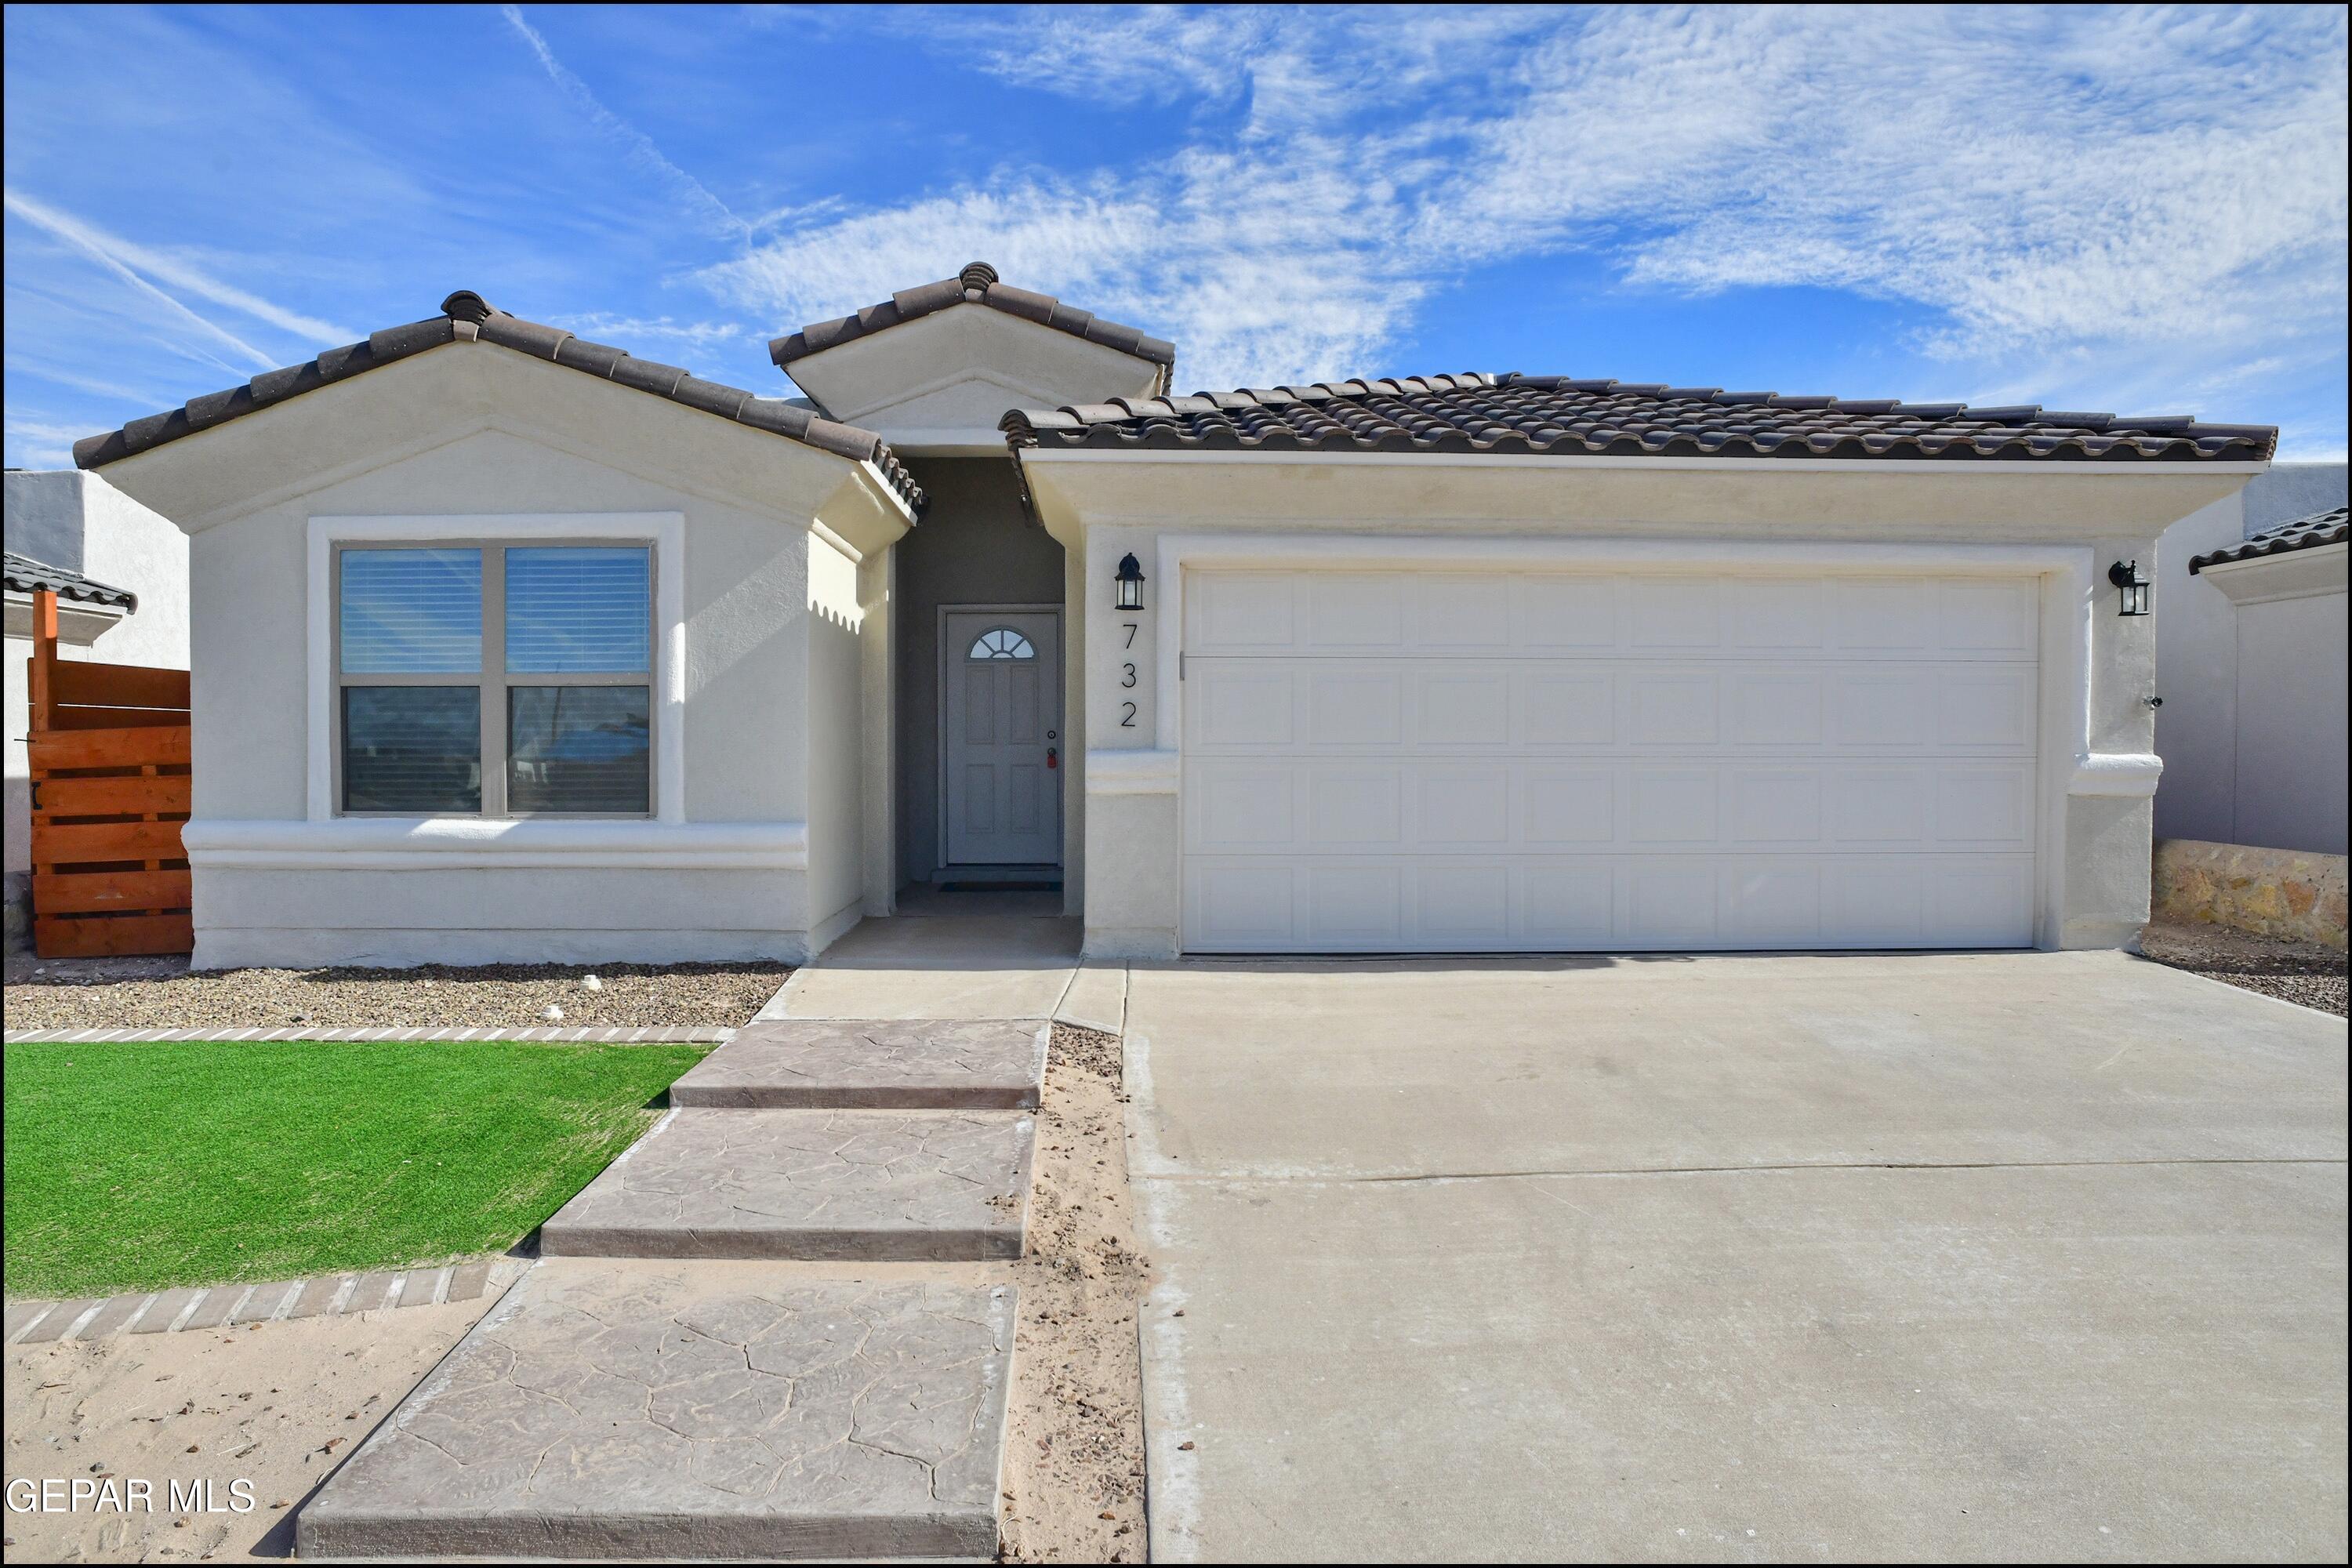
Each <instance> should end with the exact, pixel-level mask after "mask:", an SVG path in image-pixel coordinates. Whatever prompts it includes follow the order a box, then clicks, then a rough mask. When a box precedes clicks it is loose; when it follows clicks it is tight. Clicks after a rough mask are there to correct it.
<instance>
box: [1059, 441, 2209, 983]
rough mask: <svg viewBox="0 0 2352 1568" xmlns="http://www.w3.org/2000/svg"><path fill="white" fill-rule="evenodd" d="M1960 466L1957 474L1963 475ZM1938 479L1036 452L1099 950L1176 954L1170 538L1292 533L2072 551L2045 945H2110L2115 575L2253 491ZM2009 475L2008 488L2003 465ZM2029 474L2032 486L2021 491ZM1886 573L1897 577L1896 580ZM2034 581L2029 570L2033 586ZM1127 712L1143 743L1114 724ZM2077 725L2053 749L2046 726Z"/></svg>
mask: <svg viewBox="0 0 2352 1568" xmlns="http://www.w3.org/2000/svg"><path fill="white" fill-rule="evenodd" d="M1954 467H1955V468H1957V467H1958V466H1954ZM1991 467H1992V466H1991V465H1982V466H1977V467H1976V468H1972V469H1962V470H1960V471H1949V470H1948V469H1947V468H1946V467H1945V466H1943V465H1934V466H1928V465H1912V464H1885V465H1830V464H1812V463H1791V462H1775V463H1763V464H1750V465H1738V464H1716V465H1713V466H1707V465H1696V466H1691V467H1677V466H1675V465H1672V464H1667V463H1660V462H1655V461H1653V460H1649V459H1630V460H1624V461H1622V462H1608V461H1603V462H1598V463H1589V464H1582V465H1573V464H1560V463H1549V462H1543V461H1533V462H1513V461H1510V460H1507V459H1505V460H1497V459H1493V458H1483V459H1481V458H1474V459H1469V460H1464V461H1452V462H1446V461H1437V460H1429V459H1415V458H1402V459H1399V460H1394V461H1381V460H1366V459H1364V458H1337V459H1314V458H1293V459H1289V460H1282V461H1268V460H1266V459H1264V458H1250V457H1247V456H1241V457H1235V458H1223V459H1221V458H1212V457H1209V456H1207V455H1205V454H1192V455H1188V456H1186V457H1185V458H1181V459H1179V460H1174V461H1171V460H1167V459H1155V458H1151V457H1150V455H1148V454H1137V455H1135V456H1133V457H1132V458H1130V457H1129V456H1128V455H1125V454H1120V455H1118V456H1117V458H1116V459H1115V460H1111V461H1102V460H1098V459H1097V458H1095V455H1094V454H1053V453H1045V454H1034V453H1033V454H1029V455H1027V457H1026V458H1025V459H1024V468H1025V471H1026V473H1027V475H1028V479H1029V482H1030V485H1031V487H1032V491H1033V494H1034V496H1035V498H1036V502H1037V505H1038V508H1039V511H1040V514H1041V516H1043V518H1044V519H1045V521H1046V524H1047V526H1048V527H1049V529H1051V530H1052V531H1053V532H1054V533H1055V537H1057V538H1059V539H1061V540H1062V542H1063V543H1064V545H1065V547H1066V548H1067V549H1069V550H1070V551H1071V552H1072V553H1073V555H1074V556H1081V557H1082V559H1083V562H1084V568H1083V571H1084V576H1083V581H1082V582H1076V583H1074V584H1073V586H1072V588H1071V591H1070V601H1069V605H1070V607H1069V611H1068V617H1067V618H1068V626H1069V628H1070V629H1069V633H1068V635H1069V636H1070V637H1071V639H1072V647H1073V648H1074V650H1081V651H1076V652H1074V654H1073V658H1076V659H1078V660H1080V661H1082V663H1083V669H1084V677H1083V679H1084V685H1085V692H1084V698H1085V700H1084V709H1083V711H1084V721H1085V727H1086V733H1087V742H1085V750H1084V751H1083V752H1080V751H1078V750H1077V749H1076V748H1074V750H1073V753H1072V755H1073V757H1074V759H1076V760H1077V761H1078V763H1079V766H1080V767H1081V769H1082V776H1081V777H1080V778H1079V779H1078V780H1076V781H1074V783H1075V784H1077V785H1078V786H1079V787H1081V788H1083V790H1084V817H1083V821H1084V832H1085V838H1086V847H1085V857H1086V858H1085V864H1086V874H1085V915H1086V922H1087V948H1088V951H1089V952H1095V953H1097V954H1101V955H1105V956H1111V955H1119V956H1129V957H1156V956H1165V955H1167V954H1169V953H1171V952H1174V951H1176V947H1177V942H1178V931H1179V929H1180V912H1181V910H1180V898H1181V891H1180V889H1181V875H1180V858H1181V835H1180V831H1179V814H1178V799H1177V793H1176V792H1177V788H1178V778H1179V773H1180V772H1181V770H1180V768H1179V766H1178V752H1177V746H1178V742H1177V738H1176V736H1175V733H1174V726H1173V725H1172V724H1167V723H1163V721H1162V716H1161V715H1160V711H1159V709H1160V704H1161V702H1162V701H1163V700H1164V696H1165V695H1166V694H1172V693H1175V692H1176V691H1177V688H1178V682H1177V681H1176V679H1175V672H1174V671H1173V670H1172V669H1171V668H1167V667H1168V666H1170V665H1171V663H1172V662H1173V659H1172V655H1171V647H1172V644H1171V640H1170V639H1169V638H1168V637H1165V636H1163V635H1161V617H1162V616H1163V615H1164V614H1166V612H1167V606H1168V605H1169V604H1170V602H1171V601H1170V593H1169V588H1170V584H1169V582H1168V571H1167V568H1166V566H1165V564H1164V563H1163V558H1162V552H1161V550H1160V543H1161V540H1162V538H1163V536H1170V537H1173V536H1196V535H1214V536H1217V537H1221V538H1222V537H1233V536H1244V535H1259V536H1285V537H1291V538H1300V539H1305V540H1307V541H1308V542H1310V543H1321V544H1325V545H1328V546H1329V547H1330V548H1332V549H1333V550H1335V551H1337V552H1342V553H1344V552H1349V551H1361V552H1373V553H1377V552H1379V551H1380V550H1381V549H1383V548H1389V547H1391V546H1393V545H1394V544H1395V542H1397V541H1399V540H1400V539H1404V538H1415V539H1419V540H1423V541H1433V542H1434V543H1433V545H1432V546H1431V548H1433V549H1434V550H1436V551H1437V553H1436V554H1435V555H1433V557H1432V558H1431V561H1432V565H1433V569H1436V568H1442V564H1443V561H1444V550H1445V549H1448V548H1458V547H1459V546H1460V545H1461V544H1462V543H1463V542H1469V541H1484V542H1490V543H1494V544H1496V545H1497V546H1502V547H1514V546H1516V545H1517V544H1518V543H1524V542H1529V541H1547V540H1550V541H1582V542H1595V543H1598V542H1614V543H1623V544H1626V545H1628V546H1630V547H1632V548H1634V549H1639V548H1643V547H1645V546H1649V545H1654V544H1660V543H1673V544H1679V545H1685V546H1690V547H1693V548H1694V549H1696V551H1698V552H1701V557H1702V558H1703V554H1704V552H1705V551H1706V549H1707V548H1709V547H1711V546H1720V547H1724V548H1732V547H1737V548H1739V549H1753V548H1757V547H1764V548H1778V549H1783V550H1795V551H1806V552H1822V559H1823V560H1824V561H1828V562H1834V561H1835V560H1837V559H1839V558H1840V557H1839V555H1838V552H1840V551H1846V552H1853V553H1852V554H1851V555H1850V557H1849V558H1852V559H1856V560H1859V559H1862V554H1861V552H1867V551H1868V550H1870V549H1872V548H1874V547H1879V546H1895V547H1944V548H1948V549H1950V550H1956V551H1960V552H2000V551H2003V550H2009V551H2011V552H2018V554H2019V556H2020V558H2021V559H2022V558H2023V557H2024V556H2025V555H2026V554H2028V553H2031V552H2041V553H2040V554H2037V555H2034V556H2033V559H2035V560H2037V561H2042V562H2046V561H2048V560H2049V559H2051V558H2052V556H2053V552H2057V553H2063V557H2064V559H2065V560H2066V561H2067V563H2069V566H2068V571H2069V573H2071V575H2067V574H2056V575H2051V576H2048V577H2045V579H2044V581H2045V583H2046V584H2049V586H2047V587H2046V588H2045V592H2044V595H2043V616H2044V621H2045V637H2048V636H2049V635H2051V634H2050V631H2049V628H2050V627H2052V626H2058V627H2062V628H2063V631H2064V637H2063V638H2062V639H2061V641H2060V642H2059V643H2057V644H2054V645H2053V644H2048V643H2046V644H2045V647H2046V648H2050V649H2052V650H2053V651H2052V652H2048V653H2046V654H2045V658H2044V660H2043V678H2044V681H2045V683H2049V682H2057V683H2059V684H2058V686H2057V687H2055V688H2050V689H2051V690H2053V691H2054V692H2055V693H2056V695H2057V697H2059V698H2062V699H2063V701H2060V702H2058V704H2057V706H2056V707H2055V708H2053V707H2052V706H2051V705H2050V703H2049V700H2047V699H2046V700H2045V709H2044V712H2045V734H2044V738H2043V741H2042V752H2043V755H2044V758H2045V765H2046V767H2047V768H2048V770H2049V775H2050V780H2051V783H2050V785H2049V791H2048V795H2047V796H2046V798H2045V802H2044V804H2045V807H2046V809H2047V815H2046V816H2045V820H2047V821H2049V822H2051V823H2052V824H2053V832H2052V834H2051V837H2050V838H2049V839H2048V840H2047V841H2046V842H2045V846H2044V849H2043V860H2044V868H2043V877H2044V879H2045V884H2046V886H2047V888H2048V889H2049V894H2048V897H2047V898H2046V900H2044V909H2043V913H2042V917H2041V919H2040V921H2039V922H2038V929H2039V932H2040V935H2039V937H2038V940H2039V941H2040V942H2042V944H2043V945H2046V946H2053V947H2058V946H2065V947H2095V946H2119V945H2125V944H2126V943H2128V942H2131V941H2132V940H2133V939H2134V938H2135V937H2136V934H2137V930H2138V928H2139V926H2140V925H2141V924H2142V923H2143V922H2144V921H2145V920H2146V919H2147V903H2148V847H2149V843H2150V838H2151V835H2152V832H2153V827H2154V812H2153V806H2152V802H2151V799H2150V795H2151V793H2152V791H2153V788H2154V784H2155V778H2156V770H2155V759H2154V757H2153V754H2152V748H2153V738H2154V710H2153V709H2151V708H2150V707H2149V706H2148V702H2147V700H2148V699H2149V698H2150V697H2151V696H2153V695H2155V661H2156V640H2155V632H2154V628H2153V626H2152V625H2151V620H2150V618H2137V619H2126V618H2125V617H2122V616H2118V615H2116V613H2115V612H2116V604H2115V590H2114V589H2112V588H2111V587H2109V586H2108V585H2107V584H2106V581H2105V573H2106V568H2107V565H2108V563H2110V562H2112V561H2116V560H2129V559H2134V558H2137V559H2139V560H2142V561H2150V560H2153V559H2154V558H2155V555H2156V545H2157V537H2158V534H2159V533H2160V532H2161V531H2162V530H2163V529H2164V528H2165V527H2166V526H2167V525H2168V524H2169V523H2171V522H2174V521H2177V520H2179V518H2181V517H2183V516H2186V515H2187V514H2189V513H2190V512H2192V511H2195V510H2197V509H2199V508H2200V507H2202V506H2208V505H2210V504H2212V503H2215V502H2217V501H2221V500H2224V499H2225V498H2227V497H2230V496H2232V495H2234V493H2235V492H2236V490H2237V489H2238V488H2239V487H2240V486H2242V484H2243V483H2244V481H2245V479H2246V477H2247V476H2246V473H2245V472H2244V471H2242V470H2240V471H2202V472H2199V471H2188V472H2183V471H2180V470H2179V469H2174V470H2171V471H2168V472H2165V473H2157V472H2153V471H2150V470H2146V469H2141V470H2131V471H2108V472H2085V471H2084V466H2081V465H2072V466H2068V467H2067V468H2066V469H2065V470H2063V471H2061V470H2060V469H2059V468H2058V467H2057V466H2055V465H2053V466H2050V467H2048V468H2024V466H2022V465H2020V466H2017V468H2012V469H2011V471H2008V472H1998V471H1995V472H1988V471H1984V470H1985V469H1988V468H1991ZM2003 467H2008V466H2006V465H2004V466H2003ZM2021 470H2022V471H2021ZM1129 551H1132V552H1135V553H1136V554H1137V556H1138V557H1139V559H1140V560H1141V561H1142V562H1144V563H1145V569H1146V571H1147V573H1148V574H1150V575H1151V577H1152V578H1153V583H1152V584H1151V585H1150V586H1148V587H1147V591H1146V594H1145V604H1146V606H1147V607H1146V609H1145V610H1144V611H1143V612H1141V613H1140V615H1130V614H1128V613H1125V612H1114V611H1113V610H1111V609H1110V608H1108V606H1109V605H1110V604H1111V603H1112V577H1113V574H1114V573H1115V571H1116V568H1117V563H1118V560H1119V558H1120V557H1121V556H1122V555H1123V554H1125V553H1127V552H1129ZM1882 569H1883V568H1882ZM2036 569H2037V570H2039V568H2036ZM1129 620H1135V621H1139V623H1140V626H1141V630H1140V631H1139V636H1138V637H1137V644H1138V646H1139V647H1145V648H1149V649H1150V650H1152V651H1151V652H1150V653H1149V654H1148V655H1147V658H1146V659H1145V660H1144V661H1143V664H1144V670H1145V675H1144V679H1142V680H1141V681H1140V682H1139V685H1138V687H1137V688H1135V689H1126V688H1123V687H1121V686H1120V684H1119V681H1120V678H1121V675H1122V673H1123V671H1122V666H1123V665H1124V663H1125V662H1127V661H1128V660H1129V658H1132V657H1133V656H1132V655H1131V654H1129V653H1128V652H1126V651H1125V650H1124V648H1123V646H1121V645H1122V644H1123V635H1122V636H1120V637H1118V638H1115V637H1114V636H1113V635H1112V634H1111V633H1110V631H1109V630H1108V628H1110V627H1111V626H1114V625H1116V626H1124V624H1125V623H1126V622H1128V621H1129ZM1129 700H1133V701H1135V702H1136V704H1137V711H1136V714H1135V720H1134V722H1133V724H1132V725H1126V724H1123V723H1122V720H1123V719H1124V718H1125V717H1126V710H1125V709H1124V707H1123V706H1122V705H1123V704H1124V703H1125V702H1127V701H1129ZM2053 713H2059V714H2063V723H2064V724H2065V725H2066V726H2068V728H2067V729H2065V730H2063V731H2055V730H2052V729H2051V728H2050V727H2049V726H2050V724H2051V723H2053V722H2057V721H2056V720H2053V719H2051V718H2050V717H2049V716H2050V715H2052V714H2053Z"/></svg>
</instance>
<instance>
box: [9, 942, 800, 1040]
mask: <svg viewBox="0 0 2352 1568" xmlns="http://www.w3.org/2000/svg"><path fill="white" fill-rule="evenodd" d="M792 972H793V971H792V966H791V965H790V964H785V963H668V964H643V963H606V964H563V963H490V964H482V965H478V966H470V967H467V968H457V967H455V966H452V965H447V964H426V965H424V966H422V967H420V968H416V969H227V970H205V971H203V972H201V973H199V972H195V971H192V970H190V969H189V968H188V964H187V960H185V959H184V958H79V959H33V958H28V957H26V956H24V955H21V954H11V955H10V956H9V959H8V964H7V984H8V1027H10V1028H12V1029H203V1028H211V1027H215V1026H217V1027H219V1028H223V1029H282V1028H286V1027H288V1026H292V1025H299V1024H310V1025H314V1026H318V1027H320V1028H326V1029H366V1028H426V1029H468V1028H517V1029H522V1028H546V1027H549V1026H554V1025H558V1024H560V1025H562V1026H564V1027H567V1028H625V1029H667V1028H710V1029H727V1028H733V1027H735V1026H739V1025H740V1024H744V1023H747V1022H749V1021H750V1019H751V1015H752V1014H754V1013H756V1012H758V1011H759V1010H760V1008H761V1005H762V1004H764V1003H765V1002H766V1001H767V1000H768V998H769V997H771V996H773V995H774V994H776V991H777V989H778V988H779V987H780V986H782V984H783V983H784V981H785V979H786V977H788V976H789V975H790V974H791V973H792ZM592 975H593V976H594V978H595V982H596V984H595V985H594V986H593V987H591V986H590V985H589V984H588V980H589V977H590V976H592ZM550 1007H556V1008H560V1009H561V1010H562V1015H563V1016H562V1018H561V1019H555V1018H550V1017H549V1016H547V1009H548V1008H550Z"/></svg>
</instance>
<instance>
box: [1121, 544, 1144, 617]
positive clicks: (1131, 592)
mask: <svg viewBox="0 0 2352 1568" xmlns="http://www.w3.org/2000/svg"><path fill="white" fill-rule="evenodd" d="M1118 607H1119V608H1120V609H1122V610H1139V609H1141V608H1143V563H1142V562H1140V561H1138V560H1137V559H1136V558H1135V556H1134V555H1133V553H1132V552H1130V553H1129V555H1128V556H1127V557H1126V559H1124V560H1122V561H1121V562H1120V563H1118Z"/></svg>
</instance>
